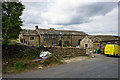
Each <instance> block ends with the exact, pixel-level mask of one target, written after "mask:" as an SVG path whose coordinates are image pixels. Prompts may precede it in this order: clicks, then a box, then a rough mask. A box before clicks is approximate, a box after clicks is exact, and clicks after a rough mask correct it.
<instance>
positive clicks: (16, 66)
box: [14, 61, 26, 70]
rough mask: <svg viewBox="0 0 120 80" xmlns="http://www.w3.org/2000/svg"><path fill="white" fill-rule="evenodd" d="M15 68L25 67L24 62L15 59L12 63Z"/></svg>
mask: <svg viewBox="0 0 120 80" xmlns="http://www.w3.org/2000/svg"><path fill="white" fill-rule="evenodd" d="M14 66H15V68H16V69H18V70H21V69H24V68H25V67H26V64H25V63H24V62H23V61H17V62H15V63H14Z"/></svg>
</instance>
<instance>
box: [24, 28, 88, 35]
mask: <svg viewBox="0 0 120 80" xmlns="http://www.w3.org/2000/svg"><path fill="white" fill-rule="evenodd" d="M22 34H23V35H33V34H34V35H38V34H58V35H60V34H61V35H88V34H86V33H84V32H82V31H70V30H55V29H37V30H23V31H22Z"/></svg>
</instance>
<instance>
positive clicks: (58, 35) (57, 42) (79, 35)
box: [19, 26, 88, 46]
mask: <svg viewBox="0 0 120 80" xmlns="http://www.w3.org/2000/svg"><path fill="white" fill-rule="evenodd" d="M85 36H88V34H86V33H84V32H82V31H69V30H55V29H54V28H50V29H38V26H35V30H22V31H21V33H20V34H19V42H21V43H25V44H27V45H30V46H37V45H43V46H77V45H80V41H81V40H82V39H83V38H84V37H85Z"/></svg>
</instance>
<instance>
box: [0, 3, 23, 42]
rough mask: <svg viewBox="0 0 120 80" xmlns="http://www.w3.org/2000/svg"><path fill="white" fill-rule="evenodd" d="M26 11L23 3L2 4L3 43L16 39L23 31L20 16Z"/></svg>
mask: <svg viewBox="0 0 120 80" xmlns="http://www.w3.org/2000/svg"><path fill="white" fill-rule="evenodd" d="M23 10H24V5H23V4H22V3H21V2H3V3H2V38H3V43H7V42H8V40H9V39H16V38H17V37H18V35H19V33H20V31H21V27H20V26H22V20H21V18H20V16H21V15H22V11H23Z"/></svg>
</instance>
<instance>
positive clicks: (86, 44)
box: [80, 35, 118, 50]
mask: <svg viewBox="0 0 120 80" xmlns="http://www.w3.org/2000/svg"><path fill="white" fill-rule="evenodd" d="M106 44H118V38H116V37H114V36H111V35H92V36H91V35H89V36H86V37H85V38H84V39H82V40H81V42H80V47H81V48H85V49H92V50H93V49H101V50H103V49H104V48H105V45H106Z"/></svg>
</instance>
